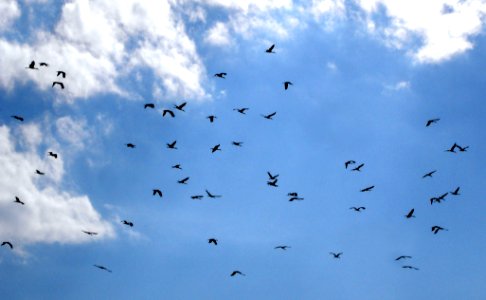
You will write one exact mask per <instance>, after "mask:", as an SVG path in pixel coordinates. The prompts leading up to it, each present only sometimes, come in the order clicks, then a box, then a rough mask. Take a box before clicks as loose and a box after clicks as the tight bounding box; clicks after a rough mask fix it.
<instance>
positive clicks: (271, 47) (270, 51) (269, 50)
mask: <svg viewBox="0 0 486 300" xmlns="http://www.w3.org/2000/svg"><path fill="white" fill-rule="evenodd" d="M273 48H275V44H273V45H272V46H270V47H269V48H268V49H267V50H265V52H267V53H275V52H273Z"/></svg>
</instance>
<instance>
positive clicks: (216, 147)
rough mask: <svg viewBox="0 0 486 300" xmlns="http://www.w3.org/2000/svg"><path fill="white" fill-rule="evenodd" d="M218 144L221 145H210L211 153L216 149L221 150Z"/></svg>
mask: <svg viewBox="0 0 486 300" xmlns="http://www.w3.org/2000/svg"><path fill="white" fill-rule="evenodd" d="M220 146H221V144H217V145H216V146H214V147H212V148H211V153H214V152H216V151H221V148H220Z"/></svg>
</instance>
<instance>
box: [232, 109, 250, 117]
mask: <svg viewBox="0 0 486 300" xmlns="http://www.w3.org/2000/svg"><path fill="white" fill-rule="evenodd" d="M233 110H234V111H237V112H239V113H240V114H242V115H246V111H247V110H249V108H248V107H243V108H233Z"/></svg>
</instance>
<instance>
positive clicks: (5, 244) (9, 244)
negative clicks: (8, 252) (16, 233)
mask: <svg viewBox="0 0 486 300" xmlns="http://www.w3.org/2000/svg"><path fill="white" fill-rule="evenodd" d="M2 246H9V247H10V249H13V245H12V243H10V242H8V241H5V242H2Z"/></svg>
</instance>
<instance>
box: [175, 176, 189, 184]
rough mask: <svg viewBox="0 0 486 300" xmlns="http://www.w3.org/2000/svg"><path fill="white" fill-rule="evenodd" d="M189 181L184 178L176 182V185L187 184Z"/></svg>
mask: <svg viewBox="0 0 486 300" xmlns="http://www.w3.org/2000/svg"><path fill="white" fill-rule="evenodd" d="M188 180H189V177H186V178H184V179H181V180H178V181H177V183H180V184H187V181H188Z"/></svg>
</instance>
